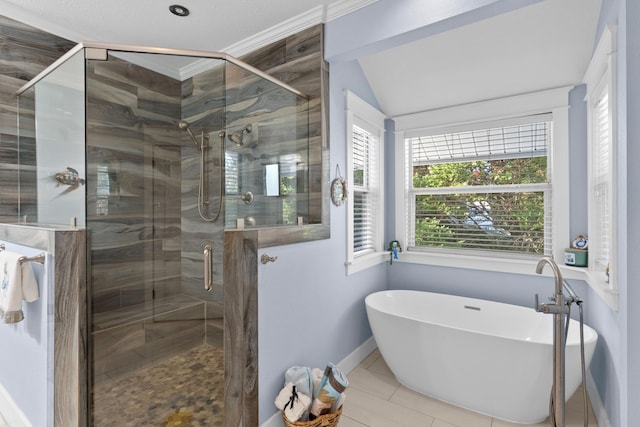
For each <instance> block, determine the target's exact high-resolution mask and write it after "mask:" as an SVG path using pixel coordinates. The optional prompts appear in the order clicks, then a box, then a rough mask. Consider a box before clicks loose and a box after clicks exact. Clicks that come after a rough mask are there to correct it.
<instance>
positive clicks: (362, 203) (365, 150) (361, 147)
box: [351, 125, 378, 254]
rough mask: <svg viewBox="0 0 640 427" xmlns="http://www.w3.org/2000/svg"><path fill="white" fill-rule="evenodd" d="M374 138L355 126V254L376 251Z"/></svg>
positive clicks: (353, 150) (375, 159) (375, 163)
mask: <svg viewBox="0 0 640 427" xmlns="http://www.w3.org/2000/svg"><path fill="white" fill-rule="evenodd" d="M375 143H376V142H375V138H374V137H373V135H372V134H371V133H369V132H367V131H366V130H364V129H362V128H361V127H358V126H356V125H354V126H353V141H352V147H353V148H352V153H353V177H351V182H352V183H353V252H354V254H355V253H359V252H363V251H369V250H375V239H376V238H377V236H376V222H375V217H374V216H375V212H377V209H378V205H377V203H378V200H377V197H376V194H377V193H376V191H374V190H375V188H376V186H377V179H378V177H377V175H376V172H375V171H376V170H377V167H376V166H377V162H378V159H377V158H376V152H377V150H376V149H375V147H374V144H375Z"/></svg>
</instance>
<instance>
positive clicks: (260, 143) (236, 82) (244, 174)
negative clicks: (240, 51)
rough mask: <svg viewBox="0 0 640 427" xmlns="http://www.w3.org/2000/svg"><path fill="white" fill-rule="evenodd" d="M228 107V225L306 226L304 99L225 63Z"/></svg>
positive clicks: (306, 145) (307, 120)
mask: <svg viewBox="0 0 640 427" xmlns="http://www.w3.org/2000/svg"><path fill="white" fill-rule="evenodd" d="M226 105H227V117H226V123H227V129H226V130H227V154H226V156H227V192H226V197H225V205H226V210H225V223H226V226H227V227H230V228H235V227H236V226H237V224H238V220H240V224H242V225H243V226H244V227H270V226H285V225H295V224H298V218H301V220H302V221H304V222H305V223H306V222H307V221H308V214H309V174H308V163H309V161H308V160H309V144H308V135H309V129H308V123H309V114H308V111H309V106H308V100H307V99H306V98H303V97H301V96H299V95H296V94H295V93H293V92H290V91H288V90H287V89H285V88H283V87H281V86H279V85H277V84H275V83H274V82H271V81H268V80H265V79H261V78H259V77H258V76H256V75H253V74H251V72H250V71H248V70H245V69H243V68H241V67H239V66H237V65H234V64H228V65H227V93H226ZM276 171H277V172H276Z"/></svg>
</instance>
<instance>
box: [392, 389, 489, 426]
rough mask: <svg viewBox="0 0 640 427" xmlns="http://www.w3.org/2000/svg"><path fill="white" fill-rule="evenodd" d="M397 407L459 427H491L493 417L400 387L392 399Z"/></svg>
mask: <svg viewBox="0 0 640 427" xmlns="http://www.w3.org/2000/svg"><path fill="white" fill-rule="evenodd" d="M391 402H394V403H396V404H397V405H401V406H405V407H407V408H413V409H414V410H416V411H419V412H422V413H423V414H428V415H431V416H433V417H434V418H436V419H439V420H442V421H446V422H448V423H450V424H453V425H454V426H458V427H491V417H487V416H485V415H480V414H477V413H475V412H471V411H467V410H466V409H462V408H458V407H457V406H453V405H449V404H447V403H444V402H441V401H439V400H436V399H432V398H429V397H426V396H423V395H422V394H420V393H416V392H415V391H412V390H409V389H407V388H406V387H403V386H400V387H398V390H396V392H395V393H394V394H393V396H392V397H391Z"/></svg>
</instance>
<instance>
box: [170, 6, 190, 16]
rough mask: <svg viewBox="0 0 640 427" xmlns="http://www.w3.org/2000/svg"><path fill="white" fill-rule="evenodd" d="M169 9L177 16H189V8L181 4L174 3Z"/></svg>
mask: <svg viewBox="0 0 640 427" xmlns="http://www.w3.org/2000/svg"><path fill="white" fill-rule="evenodd" d="M169 10H170V11H171V13H173V14H174V15H176V16H188V15H189V9H187V8H186V7H184V6H180V5H179V4H172V5H171V6H169Z"/></svg>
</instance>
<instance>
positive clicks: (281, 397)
mask: <svg viewBox="0 0 640 427" xmlns="http://www.w3.org/2000/svg"><path fill="white" fill-rule="evenodd" d="M274 403H275V404H276V408H278V409H280V410H281V411H284V415H285V416H286V417H287V419H288V420H289V421H291V422H292V423H294V422H296V421H298V420H299V419H300V418H302V415H303V414H304V413H305V412H306V411H307V410H308V409H309V406H310V405H311V398H310V397H309V396H307V395H306V394H303V393H300V392H298V391H296V387H295V386H294V385H293V383H292V382H288V383H287V384H286V385H285V386H284V388H283V389H282V390H281V391H280V393H279V394H278V396H277V397H276V400H275V402H274Z"/></svg>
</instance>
